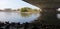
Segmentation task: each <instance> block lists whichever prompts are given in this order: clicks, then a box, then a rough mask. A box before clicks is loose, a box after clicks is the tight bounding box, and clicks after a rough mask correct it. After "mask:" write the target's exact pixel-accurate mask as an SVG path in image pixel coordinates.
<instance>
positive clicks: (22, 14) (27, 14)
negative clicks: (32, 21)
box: [21, 13, 32, 18]
mask: <svg viewBox="0 0 60 29" xmlns="http://www.w3.org/2000/svg"><path fill="white" fill-rule="evenodd" d="M31 15H32V13H21V16H22V17H25V18H27V17H29V16H31Z"/></svg>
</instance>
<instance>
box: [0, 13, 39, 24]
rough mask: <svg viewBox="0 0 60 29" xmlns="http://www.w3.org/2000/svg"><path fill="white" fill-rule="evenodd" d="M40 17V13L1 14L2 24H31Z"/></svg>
mask: <svg viewBox="0 0 60 29" xmlns="http://www.w3.org/2000/svg"><path fill="white" fill-rule="evenodd" d="M37 17H39V13H20V12H0V21H1V22H8V21H9V22H10V23H11V22H15V23H17V22H20V23H25V22H31V21H34V20H35V19H36V18H37Z"/></svg>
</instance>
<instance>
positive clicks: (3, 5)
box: [0, 0, 39, 9]
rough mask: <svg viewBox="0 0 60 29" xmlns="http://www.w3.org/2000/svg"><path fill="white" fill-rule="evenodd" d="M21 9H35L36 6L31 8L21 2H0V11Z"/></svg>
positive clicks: (20, 0) (6, 0) (11, 0)
mask: <svg viewBox="0 0 60 29" xmlns="http://www.w3.org/2000/svg"><path fill="white" fill-rule="evenodd" d="M22 7H30V8H33V9H35V8H37V9H39V8H38V7H36V6H33V5H31V4H29V3H26V2H24V1H22V0H0V9H5V8H12V9H18V8H22Z"/></svg>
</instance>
